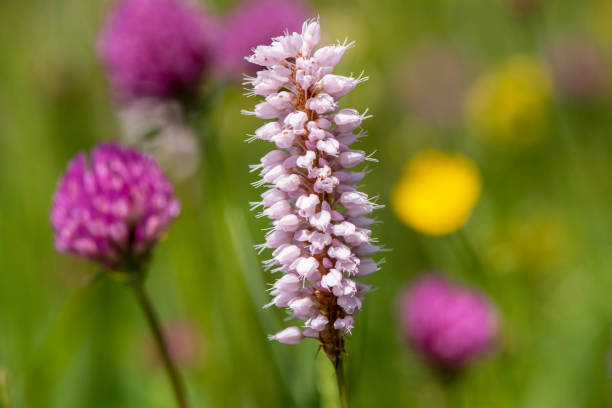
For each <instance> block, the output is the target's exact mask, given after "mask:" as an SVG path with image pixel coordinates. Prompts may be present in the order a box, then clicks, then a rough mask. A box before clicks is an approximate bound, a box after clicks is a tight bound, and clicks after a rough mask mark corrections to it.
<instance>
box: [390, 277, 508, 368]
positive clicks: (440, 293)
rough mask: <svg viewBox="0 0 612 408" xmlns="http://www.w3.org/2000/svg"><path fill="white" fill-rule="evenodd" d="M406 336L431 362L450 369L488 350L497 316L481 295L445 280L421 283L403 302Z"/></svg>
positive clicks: (406, 295)
mask: <svg viewBox="0 0 612 408" xmlns="http://www.w3.org/2000/svg"><path fill="white" fill-rule="evenodd" d="M400 319H401V321H400V326H401V327H402V329H403V331H404V335H405V336H406V337H407V338H408V339H409V340H410V341H411V342H412V343H413V344H414V345H415V347H416V348H417V349H418V350H419V351H420V352H421V353H423V354H424V356H425V357H427V358H428V359H430V360H432V361H434V362H437V363H440V364H443V365H445V366H449V367H457V366H461V365H464V364H465V363H467V362H469V361H471V360H472V359H474V358H475V357H476V356H478V355H480V354H482V353H483V352H485V351H486V350H488V349H489V348H490V347H491V345H492V344H493V342H494V341H495V339H496V337H497V333H498V315H497V311H496V310H495V308H494V307H493V305H492V304H491V302H490V301H489V300H488V299H487V298H486V297H485V296H484V295H483V294H481V293H479V292H476V291H475V290H471V289H466V288H462V287H459V286H457V285H454V284H452V283H450V282H448V281H447V280H446V279H444V278H443V277H442V276H438V275H434V274H429V275H426V276H424V277H422V278H421V279H419V280H418V281H417V282H416V283H415V284H414V285H413V286H412V287H411V288H410V289H408V291H406V292H405V293H404V295H403V297H402V299H401V301H400Z"/></svg>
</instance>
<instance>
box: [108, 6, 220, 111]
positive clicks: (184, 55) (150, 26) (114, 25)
mask: <svg viewBox="0 0 612 408" xmlns="http://www.w3.org/2000/svg"><path fill="white" fill-rule="evenodd" d="M215 25H216V24H215V23H214V22H213V21H212V19H211V18H209V17H208V16H206V15H205V14H203V13H202V12H201V11H200V10H198V9H196V8H195V7H194V6H191V5H189V4H187V3H186V2H183V1H182V0H123V1H120V2H119V3H117V4H116V5H115V6H114V7H113V9H112V10H111V12H110V14H109V16H108V19H107V22H106V26H105V27H104V28H103V30H102V32H101V34H100V38H99V54H100V58H101V59H102V61H103V62H104V64H105V65H106V67H107V68H108V71H109V76H110V82H111V84H112V86H113V88H114V89H115V92H116V93H117V94H118V96H119V97H120V98H121V99H123V100H133V99H139V98H146V97H155V98H161V99H164V98H171V97H176V96H182V95H183V94H185V93H187V92H188V91H189V88H190V87H193V86H195V85H197V83H198V81H199V80H200V77H201V76H202V74H203V73H204V71H205V70H206V69H207V68H208V67H209V66H210V65H211V63H212V59H213V48H212V45H213V41H214V40H215V37H216V28H215Z"/></svg>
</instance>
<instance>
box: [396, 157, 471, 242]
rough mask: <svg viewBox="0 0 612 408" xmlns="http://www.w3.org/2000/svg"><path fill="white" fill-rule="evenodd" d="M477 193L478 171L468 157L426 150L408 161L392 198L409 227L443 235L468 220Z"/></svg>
mask: <svg viewBox="0 0 612 408" xmlns="http://www.w3.org/2000/svg"><path fill="white" fill-rule="evenodd" d="M480 193H481V180H480V173H479V171H478V168H477V167H476V165H475V164H474V162H472V161H471V160H470V159H469V158H467V157H465V156H462V155H459V154H450V153H443V152H439V151H435V150H426V151H424V152H421V153H419V154H418V155H416V156H415V157H413V158H412V159H411V160H410V162H408V164H407V165H406V167H405V169H404V171H403V174H402V176H401V178H400V180H399V181H398V182H397V184H396V186H395V187H394V189H393V192H392V196H391V200H392V204H393V209H394V210H395V213H396V214H397V216H398V217H399V218H400V220H402V221H403V222H404V223H406V224H407V225H409V226H410V227H412V228H414V229H416V230H417V231H419V232H422V233H424V234H428V235H445V234H450V233H451V232H454V231H455V230H457V229H459V228H460V227H461V226H462V225H463V224H464V223H465V222H466V221H467V219H468V218H469V216H470V214H471V213H472V209H473V208H474V206H475V205H476V203H477V202H478V198H479V197H480Z"/></svg>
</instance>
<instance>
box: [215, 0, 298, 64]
mask: <svg viewBox="0 0 612 408" xmlns="http://www.w3.org/2000/svg"><path fill="white" fill-rule="evenodd" d="M306 16H307V13H306V10H305V9H304V7H303V6H302V5H301V4H300V3H298V2H297V1H294V0H247V1H246V2H244V3H242V4H240V5H238V7H237V8H236V9H235V10H234V12H233V13H232V14H231V15H230V16H229V18H228V20H227V21H226V23H225V26H224V29H223V35H222V37H221V42H220V44H219V46H218V48H217V64H218V67H219V69H220V70H221V71H222V72H225V73H226V74H228V75H234V76H240V75H241V74H242V73H243V72H245V71H246V72H249V73H254V72H256V71H257V66H256V65H255V64H252V63H250V62H248V61H247V60H245V59H244V56H245V55H247V54H249V52H251V49H252V48H254V47H256V46H257V45H259V44H263V43H266V42H268V41H269V40H270V38H272V37H276V36H279V35H282V34H283V33H284V32H285V31H289V32H292V31H298V30H299V29H300V27H301V26H302V22H303V21H304V20H306Z"/></svg>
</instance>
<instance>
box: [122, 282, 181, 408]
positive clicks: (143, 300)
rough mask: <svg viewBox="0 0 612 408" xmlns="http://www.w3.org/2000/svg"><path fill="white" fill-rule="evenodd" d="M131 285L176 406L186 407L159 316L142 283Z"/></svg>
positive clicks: (179, 380)
mask: <svg viewBox="0 0 612 408" xmlns="http://www.w3.org/2000/svg"><path fill="white" fill-rule="evenodd" d="M131 287H132V289H133V290H134V294H135V295H136V299H137V300H138V304H139V305H140V308H141V309H142V311H143V313H144V314H145V317H146V319H147V323H148V324H149V328H150V329H151V332H152V333H153V337H154V338H155V343H156V345H157V349H158V351H159V354H160V355H161V357H162V361H163V363H164V368H165V369H166V373H167V374H168V378H169V379H170V383H171V384H172V390H173V391H174V396H175V397H176V403H177V406H178V407H179V408H187V397H186V396H185V390H184V387H183V383H182V381H181V378H180V376H179V373H178V370H177V369H176V365H175V364H174V362H173V361H172V357H170V353H169V351H168V345H167V344H166V341H165V340H164V335H163V333H162V330H161V325H160V324H159V318H158V317H157V314H156V313H155V310H154V309H153V305H152V303H151V300H150V299H149V296H148V295H147V293H146V292H145V289H144V283H143V282H142V281H141V280H138V281H136V282H134V283H132V285H131Z"/></svg>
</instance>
